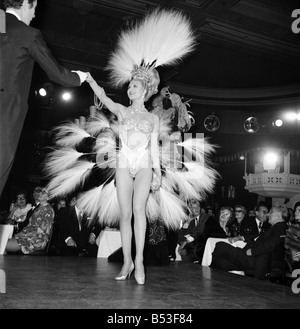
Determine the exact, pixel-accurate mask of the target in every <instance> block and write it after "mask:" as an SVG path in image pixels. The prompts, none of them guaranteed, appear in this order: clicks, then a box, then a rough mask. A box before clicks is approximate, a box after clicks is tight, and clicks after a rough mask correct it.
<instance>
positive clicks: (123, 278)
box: [115, 263, 134, 281]
mask: <svg viewBox="0 0 300 329" xmlns="http://www.w3.org/2000/svg"><path fill="white" fill-rule="evenodd" d="M133 270H134V264H133V263H132V264H131V265H130V268H129V270H128V272H127V273H126V274H125V275H121V274H119V275H118V276H116V277H115V280H117V281H124V280H126V279H127V278H130V275H131V273H132V271H133Z"/></svg>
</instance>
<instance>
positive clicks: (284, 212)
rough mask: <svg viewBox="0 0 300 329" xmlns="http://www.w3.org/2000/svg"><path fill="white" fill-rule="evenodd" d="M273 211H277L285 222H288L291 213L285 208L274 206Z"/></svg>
mask: <svg viewBox="0 0 300 329" xmlns="http://www.w3.org/2000/svg"><path fill="white" fill-rule="evenodd" d="M272 209H276V210H277V212H279V213H280V214H281V217H282V219H283V220H284V221H287V220H288V217H289V212H288V209H287V208H286V207H285V206H282V205H279V206H273V207H272Z"/></svg>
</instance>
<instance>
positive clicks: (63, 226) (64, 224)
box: [56, 208, 70, 242]
mask: <svg viewBox="0 0 300 329" xmlns="http://www.w3.org/2000/svg"><path fill="white" fill-rule="evenodd" d="M68 216H69V211H68V209H67V208H61V209H60V210H59V211H58V213H57V218H56V221H57V225H58V229H59V232H60V238H61V241H62V242H64V241H65V240H66V238H68V237H69V236H70V232H69V225H68Z"/></svg>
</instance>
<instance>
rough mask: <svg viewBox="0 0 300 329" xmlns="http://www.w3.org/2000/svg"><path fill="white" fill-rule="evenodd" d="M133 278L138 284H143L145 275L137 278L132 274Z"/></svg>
mask: <svg viewBox="0 0 300 329" xmlns="http://www.w3.org/2000/svg"><path fill="white" fill-rule="evenodd" d="M134 278H135V281H136V283H137V284H139V285H143V284H145V276H143V277H141V278H138V277H136V276H134Z"/></svg>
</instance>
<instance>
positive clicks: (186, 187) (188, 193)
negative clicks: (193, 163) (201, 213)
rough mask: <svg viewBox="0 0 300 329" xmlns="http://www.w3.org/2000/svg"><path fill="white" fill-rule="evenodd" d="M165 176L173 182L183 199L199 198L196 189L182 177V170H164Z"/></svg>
mask: <svg viewBox="0 0 300 329" xmlns="http://www.w3.org/2000/svg"><path fill="white" fill-rule="evenodd" d="M166 178H167V179H168V180H172V181H173V182H174V184H175V185H176V187H177V189H178V191H179V193H180V195H182V197H183V198H184V199H185V200H191V199H196V200H199V199H200V194H199V192H198V189H197V188H196V186H195V185H193V184H191V183H190V182H189V181H188V180H187V179H186V178H185V177H184V172H180V171H172V170H166Z"/></svg>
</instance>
